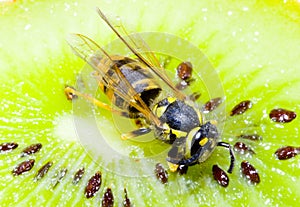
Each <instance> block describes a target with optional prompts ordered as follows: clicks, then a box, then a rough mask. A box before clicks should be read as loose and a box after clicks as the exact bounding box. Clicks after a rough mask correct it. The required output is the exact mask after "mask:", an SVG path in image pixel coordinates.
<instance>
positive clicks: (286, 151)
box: [275, 146, 300, 160]
mask: <svg viewBox="0 0 300 207" xmlns="http://www.w3.org/2000/svg"><path fill="white" fill-rule="evenodd" d="M299 153H300V147H293V146H286V147H281V148H279V149H278V150H276V152H275V156H276V157H277V158H278V159H279V160H287V159H290V158H292V157H295V156H296V155H298V154H299Z"/></svg>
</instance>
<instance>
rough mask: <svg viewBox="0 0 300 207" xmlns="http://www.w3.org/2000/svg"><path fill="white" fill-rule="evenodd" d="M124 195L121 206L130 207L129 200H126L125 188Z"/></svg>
mask: <svg viewBox="0 0 300 207" xmlns="http://www.w3.org/2000/svg"><path fill="white" fill-rule="evenodd" d="M124 194H125V197H124V200H123V206H124V207H130V206H131V202H130V199H129V198H128V195H127V190H126V188H124Z"/></svg>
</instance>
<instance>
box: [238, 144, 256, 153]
mask: <svg viewBox="0 0 300 207" xmlns="http://www.w3.org/2000/svg"><path fill="white" fill-rule="evenodd" d="M233 148H234V150H235V151H236V152H239V153H241V154H245V153H250V154H255V152H254V151H253V150H252V149H251V148H250V147H248V146H247V145H246V144H245V143H244V142H236V143H235V145H234V147H233Z"/></svg>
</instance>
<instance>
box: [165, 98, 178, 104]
mask: <svg viewBox="0 0 300 207" xmlns="http://www.w3.org/2000/svg"><path fill="white" fill-rule="evenodd" d="M167 100H168V102H169V103H170V104H171V103H173V102H175V101H176V100H177V98H175V97H168V98H167Z"/></svg>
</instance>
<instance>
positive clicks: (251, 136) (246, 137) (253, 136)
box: [238, 134, 262, 141]
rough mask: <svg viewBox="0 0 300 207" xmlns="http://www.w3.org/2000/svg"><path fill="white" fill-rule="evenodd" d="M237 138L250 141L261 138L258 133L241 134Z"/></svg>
mask: <svg viewBox="0 0 300 207" xmlns="http://www.w3.org/2000/svg"><path fill="white" fill-rule="evenodd" d="M238 138H242V139H249V140H252V141H257V140H262V137H261V136H260V135H258V134H241V135H239V136H238Z"/></svg>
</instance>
